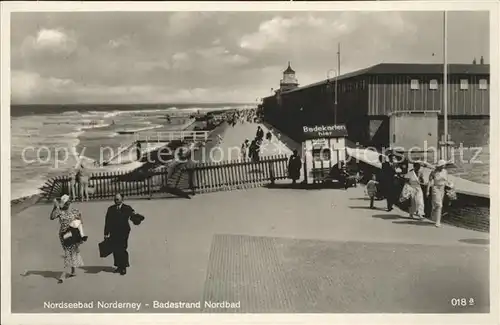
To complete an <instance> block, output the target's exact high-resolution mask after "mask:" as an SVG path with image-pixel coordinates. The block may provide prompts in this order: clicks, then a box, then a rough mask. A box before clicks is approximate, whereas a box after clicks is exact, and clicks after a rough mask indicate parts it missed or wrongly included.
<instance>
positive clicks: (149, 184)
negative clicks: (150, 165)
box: [146, 172, 153, 200]
mask: <svg viewBox="0 0 500 325" xmlns="http://www.w3.org/2000/svg"><path fill="white" fill-rule="evenodd" d="M151 177H152V173H151V172H148V173H147V174H146V180H147V182H148V196H149V197H148V200H151V197H152V195H153V194H152V192H151Z"/></svg>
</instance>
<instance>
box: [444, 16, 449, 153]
mask: <svg viewBox="0 0 500 325" xmlns="http://www.w3.org/2000/svg"><path fill="white" fill-rule="evenodd" d="M443 18H444V19H443V20H444V23H443V56H444V58H443V61H444V67H443V68H444V69H443V74H444V75H443V97H444V98H443V99H444V101H443V114H444V148H445V150H444V155H443V156H444V157H443V159H445V160H448V46H447V44H446V43H447V40H448V28H447V18H448V17H447V12H446V11H444V15H443Z"/></svg>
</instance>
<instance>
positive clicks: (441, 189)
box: [367, 156, 451, 227]
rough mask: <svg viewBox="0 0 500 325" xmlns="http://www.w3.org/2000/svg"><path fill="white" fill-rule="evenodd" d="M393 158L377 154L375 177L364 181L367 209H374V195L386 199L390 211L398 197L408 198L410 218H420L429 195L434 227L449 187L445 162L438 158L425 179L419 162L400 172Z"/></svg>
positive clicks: (437, 225) (423, 215) (439, 219)
mask: <svg viewBox="0 0 500 325" xmlns="http://www.w3.org/2000/svg"><path fill="white" fill-rule="evenodd" d="M394 160H395V159H394V158H393V157H390V158H389V159H386V158H385V157H384V156H381V162H382V169H381V171H380V173H379V176H378V177H377V176H376V175H372V179H371V180H370V181H369V182H368V184H367V192H368V195H369V196H370V208H374V199H375V197H376V196H377V195H378V194H380V195H381V196H383V197H384V198H385V199H386V200H387V211H392V210H393V206H394V205H395V204H396V203H397V202H398V200H401V199H409V200H410V208H409V215H410V217H411V218H415V219H423V218H424V217H425V203H426V198H429V200H430V204H431V219H432V220H433V221H434V222H435V225H436V227H440V226H441V216H442V209H443V202H444V199H445V194H446V191H447V190H448V189H449V187H450V186H451V185H450V183H449V181H448V173H447V171H446V169H445V166H446V162H445V161H444V160H440V161H439V162H438V164H437V165H436V167H435V168H434V170H432V171H431V173H430V175H429V179H428V180H427V181H426V180H425V177H424V174H423V172H422V166H421V164H420V163H418V162H415V163H413V168H412V169H411V170H409V171H408V172H407V173H403V172H402V170H401V168H399V167H398V165H397V163H396V162H395V161H394ZM402 182H403V183H404V184H406V187H403V190H401V187H400V185H399V184H401V183H402ZM424 191H425V193H424Z"/></svg>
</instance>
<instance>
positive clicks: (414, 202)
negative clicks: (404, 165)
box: [406, 162, 425, 219]
mask: <svg viewBox="0 0 500 325" xmlns="http://www.w3.org/2000/svg"><path fill="white" fill-rule="evenodd" d="M420 167H421V166H420V163H417V162H416V163H414V164H413V169H412V170H410V171H409V172H408V175H407V177H406V179H407V181H408V184H409V185H410V186H411V187H412V188H413V190H414V191H413V194H412V196H411V197H410V203H411V205H410V217H411V218H417V219H422V218H423V217H424V214H425V212H424V208H425V203H424V192H423V191H422V185H424V184H425V180H424V174H423V172H422V170H421V169H420Z"/></svg>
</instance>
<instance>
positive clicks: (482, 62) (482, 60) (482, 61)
mask: <svg viewBox="0 0 500 325" xmlns="http://www.w3.org/2000/svg"><path fill="white" fill-rule="evenodd" d="M480 62H481V64H484V58H483V56H482V55H481V61H480Z"/></svg>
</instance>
